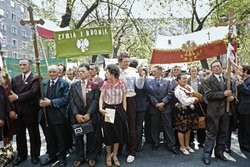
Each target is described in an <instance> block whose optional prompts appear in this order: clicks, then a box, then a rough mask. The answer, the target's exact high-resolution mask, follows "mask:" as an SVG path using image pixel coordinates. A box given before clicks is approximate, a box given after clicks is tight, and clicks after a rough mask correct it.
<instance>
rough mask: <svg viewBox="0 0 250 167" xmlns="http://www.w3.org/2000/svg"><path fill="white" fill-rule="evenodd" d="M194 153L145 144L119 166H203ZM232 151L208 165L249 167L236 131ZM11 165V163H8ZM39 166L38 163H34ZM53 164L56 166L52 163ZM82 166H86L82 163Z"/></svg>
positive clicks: (198, 152)
mask: <svg viewBox="0 0 250 167" xmlns="http://www.w3.org/2000/svg"><path fill="white" fill-rule="evenodd" d="M42 136H43V135H42ZM195 148H196V150H195V153H193V154H191V155H189V156H186V155H182V154H179V155H174V154H172V153H171V152H169V151H168V150H167V149H166V148H165V147H164V145H163V144H162V145H161V147H160V148H159V149H158V150H157V151H152V149H151V146H150V145H145V146H144V149H143V151H142V152H140V153H138V154H137V157H136V160H135V162H134V163H132V164H127V163H126V157H125V154H123V155H122V156H121V157H120V158H119V159H120V161H121V166H124V167H177V166H178V167H201V166H205V165H204V164H203V162H202V161H201V157H202V151H203V150H202V149H198V148H197V147H195ZM231 149H232V153H231V154H230V155H229V154H227V153H225V156H226V157H227V158H228V159H229V161H227V162H223V161H221V160H218V159H216V158H212V161H211V165H210V167H250V153H247V152H241V151H240V149H239V145H238V139H237V133H234V134H233V136H232V148H231ZM45 152H46V143H45V140H44V137H42V150H41V155H43V156H41V159H45V155H44V154H45ZM73 159H74V155H70V156H69V157H68V158H67V162H68V164H67V167H72V166H73V165H72V164H73ZM104 162H105V154H104V151H103V153H102V154H101V155H100V156H99V158H98V162H97V166H100V167H102V166H105V164H104ZM8 166H11V165H8ZM20 166H21V167H30V166H35V165H32V164H31V162H30V159H28V160H27V161H26V162H25V163H23V164H22V165H20ZM36 166H39V165H36ZM53 166H56V164H54V165H53ZM82 166H87V164H86V163H85V164H83V165H82Z"/></svg>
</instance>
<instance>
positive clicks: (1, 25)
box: [0, 22, 6, 30]
mask: <svg viewBox="0 0 250 167" xmlns="http://www.w3.org/2000/svg"><path fill="white" fill-rule="evenodd" d="M0 29H1V30H6V23H5V22H1V23H0Z"/></svg>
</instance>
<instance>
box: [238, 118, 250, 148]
mask: <svg viewBox="0 0 250 167" xmlns="http://www.w3.org/2000/svg"><path fill="white" fill-rule="evenodd" d="M238 140H239V144H240V147H241V148H242V149H244V150H246V151H249V152H250V115H239V132H238Z"/></svg>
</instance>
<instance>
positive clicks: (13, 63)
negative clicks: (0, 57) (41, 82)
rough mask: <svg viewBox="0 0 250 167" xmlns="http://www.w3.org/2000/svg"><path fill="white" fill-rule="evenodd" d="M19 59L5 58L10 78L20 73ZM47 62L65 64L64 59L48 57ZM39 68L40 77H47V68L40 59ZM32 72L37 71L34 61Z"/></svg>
mask: <svg viewBox="0 0 250 167" xmlns="http://www.w3.org/2000/svg"><path fill="white" fill-rule="evenodd" d="M19 61H20V60H19V59H13V58H5V63H6V67H7V69H8V73H9V75H10V77H11V78H13V77H15V76H17V75H18V74H20V69H19ZM48 63H49V65H52V64H64V65H66V59H48ZM40 68H41V75H42V77H43V78H44V79H48V69H47V65H46V62H45V60H41V64H40ZM32 72H33V73H37V68H36V64H35V63H33V65H32Z"/></svg>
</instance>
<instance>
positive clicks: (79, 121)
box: [75, 114, 84, 123]
mask: <svg viewBox="0 0 250 167" xmlns="http://www.w3.org/2000/svg"><path fill="white" fill-rule="evenodd" d="M75 117H76V120H77V122H78V123H83V122H84V118H83V115H81V114H76V116H75Z"/></svg>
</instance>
